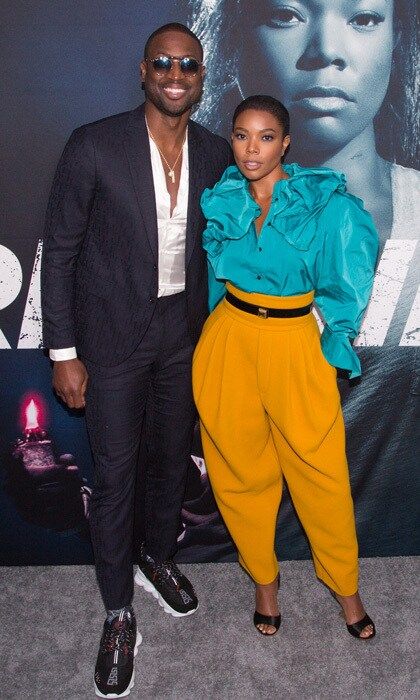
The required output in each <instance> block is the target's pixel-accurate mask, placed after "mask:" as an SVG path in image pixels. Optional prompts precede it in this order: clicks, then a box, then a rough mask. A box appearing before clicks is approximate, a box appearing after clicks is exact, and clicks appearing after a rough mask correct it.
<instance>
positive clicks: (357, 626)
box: [346, 613, 376, 640]
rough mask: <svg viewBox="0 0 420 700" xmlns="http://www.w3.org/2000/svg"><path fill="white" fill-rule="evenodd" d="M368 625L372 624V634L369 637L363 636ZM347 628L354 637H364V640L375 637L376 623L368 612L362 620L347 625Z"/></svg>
mask: <svg viewBox="0 0 420 700" xmlns="http://www.w3.org/2000/svg"><path fill="white" fill-rule="evenodd" d="M346 624H347V623H346ZM368 625H372V632H371V634H370V635H369V636H368V637H361V634H362V632H363V630H364V629H365V627H367V626H368ZM347 629H348V631H349V632H350V634H351V635H352V636H353V637H356V639H362V640H367V639H373V637H374V636H375V634H376V629H375V624H374V622H373V621H372V620H371V619H370V617H369V615H368V614H367V613H366V615H365V616H364V617H362V619H361V620H358V622H353V624H352V625H347Z"/></svg>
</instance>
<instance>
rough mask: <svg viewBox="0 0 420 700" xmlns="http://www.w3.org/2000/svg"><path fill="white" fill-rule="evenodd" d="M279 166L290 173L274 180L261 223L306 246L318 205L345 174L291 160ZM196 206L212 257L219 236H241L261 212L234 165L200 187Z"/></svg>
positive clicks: (338, 187) (314, 229)
mask: <svg viewBox="0 0 420 700" xmlns="http://www.w3.org/2000/svg"><path fill="white" fill-rule="evenodd" d="M283 167H284V170H285V172H286V173H287V174H288V175H289V177H288V179H287V180H279V181H278V182H276V184H275V186H274V190H273V197H272V202H271V207H270V210H269V213H268V216H267V219H266V222H265V225H269V226H271V227H272V228H273V229H274V230H275V231H277V232H278V233H279V234H281V235H282V236H283V237H284V238H285V239H286V240H287V242H288V243H290V245H292V246H294V247H295V248H297V249H298V250H308V248H309V246H310V245H311V243H312V241H313V239H314V238H315V236H316V233H317V227H318V221H319V214H320V212H321V210H322V209H324V207H325V206H326V205H327V203H328V201H329V199H330V197H331V195H332V194H333V192H336V191H339V192H345V191H346V179H345V176H344V175H343V174H342V173H338V172H335V171H334V170H330V169H329V168H301V167H300V166H299V165H297V164H296V163H291V164H290V165H285V166H283ZM201 207H202V210H203V213H204V216H205V217H206V219H207V220H208V224H207V229H206V231H205V232H204V235H203V244H204V248H205V249H206V251H207V252H208V254H209V256H210V257H211V258H213V257H214V256H217V255H218V254H220V252H221V250H222V247H223V241H226V240H232V239H239V238H242V237H243V236H245V234H246V233H248V231H249V228H250V226H251V225H252V223H253V221H254V220H255V219H256V218H257V217H258V216H259V215H260V213H261V210H260V207H259V206H258V204H257V203H256V202H255V200H254V199H253V198H252V196H251V194H250V192H249V183H248V181H247V179H246V178H245V177H244V176H243V175H242V173H241V172H240V170H239V169H238V168H237V167H236V165H231V166H229V167H228V168H227V169H226V170H225V172H224V173H223V175H222V177H221V179H220V180H219V182H218V183H217V184H216V185H215V186H214V187H213V189H206V190H205V191H204V192H203V194H202V197H201Z"/></svg>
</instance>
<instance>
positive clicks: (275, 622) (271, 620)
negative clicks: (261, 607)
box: [254, 611, 281, 637]
mask: <svg viewBox="0 0 420 700" xmlns="http://www.w3.org/2000/svg"><path fill="white" fill-rule="evenodd" d="M280 622H281V615H262V614H261V613H259V612H257V611H255V612H254V625H255V629H257V630H258V632H259V633H260V634H263V635H264V637H274V635H275V634H276V632H278V629H279V627H280ZM258 625H270V626H271V627H275V628H276V632H263V631H262V630H260V628H259V627H258Z"/></svg>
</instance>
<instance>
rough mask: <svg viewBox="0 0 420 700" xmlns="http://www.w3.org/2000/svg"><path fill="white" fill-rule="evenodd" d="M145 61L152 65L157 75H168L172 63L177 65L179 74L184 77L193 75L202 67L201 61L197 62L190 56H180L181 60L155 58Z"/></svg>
mask: <svg viewBox="0 0 420 700" xmlns="http://www.w3.org/2000/svg"><path fill="white" fill-rule="evenodd" d="M145 61H148V63H151V64H152V66H153V70H154V71H155V72H156V73H158V75H159V74H160V75H164V74H165V73H170V72H171V70H172V67H173V65H174V63H178V64H179V67H180V69H181V73H183V74H184V75H195V74H196V73H198V70H199V68H200V66H201V65H202V63H201V61H197V59H196V58H192V57H191V56H182V58H176V57H175V56H157V57H156V58H145Z"/></svg>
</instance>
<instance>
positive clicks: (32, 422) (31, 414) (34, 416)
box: [25, 399, 39, 430]
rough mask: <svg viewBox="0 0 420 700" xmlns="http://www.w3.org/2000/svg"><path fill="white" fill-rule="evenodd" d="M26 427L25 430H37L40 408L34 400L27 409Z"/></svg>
mask: <svg viewBox="0 0 420 700" xmlns="http://www.w3.org/2000/svg"><path fill="white" fill-rule="evenodd" d="M25 413H26V427H25V430H37V429H38V428H39V423H38V407H37V405H36V403H35V401H34V400H33V399H31V400H30V402H29V403H28V405H27V407H26V411H25Z"/></svg>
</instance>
